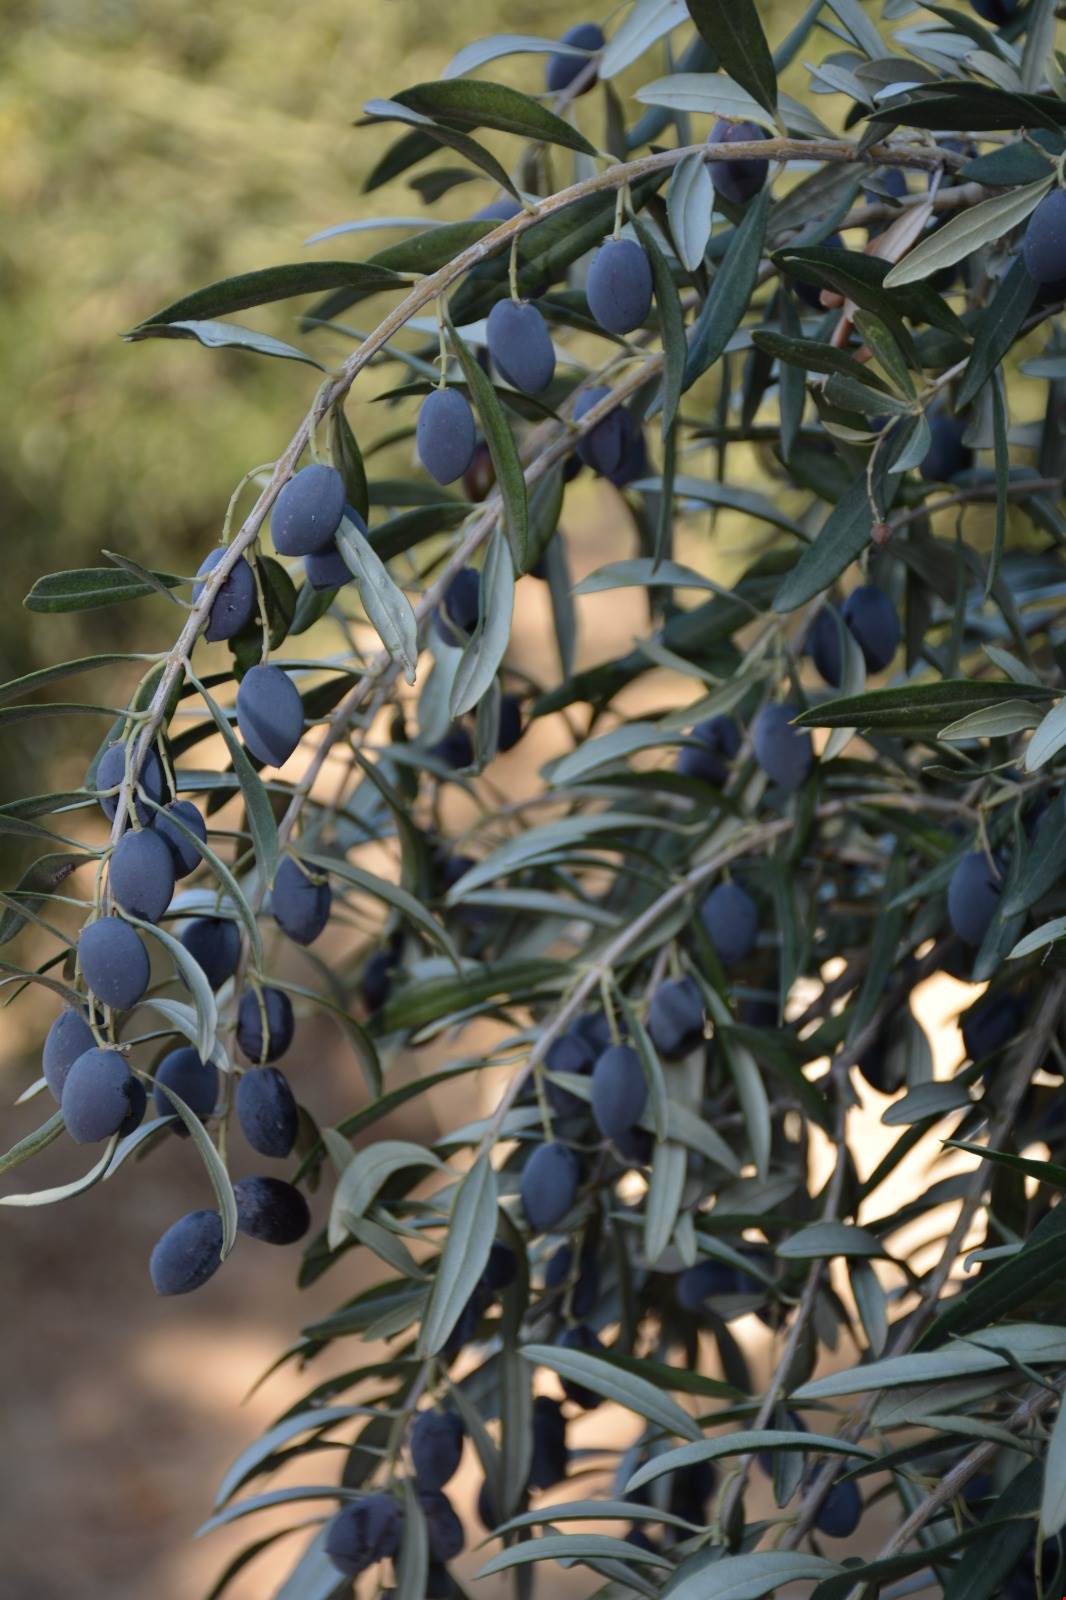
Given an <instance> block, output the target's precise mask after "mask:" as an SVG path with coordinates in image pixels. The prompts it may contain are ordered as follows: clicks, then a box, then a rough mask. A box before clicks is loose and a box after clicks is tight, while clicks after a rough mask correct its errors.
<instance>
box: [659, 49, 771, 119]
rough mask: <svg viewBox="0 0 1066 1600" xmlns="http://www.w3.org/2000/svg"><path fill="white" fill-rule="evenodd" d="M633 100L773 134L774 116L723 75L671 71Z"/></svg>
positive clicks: (738, 85)
mask: <svg viewBox="0 0 1066 1600" xmlns="http://www.w3.org/2000/svg"><path fill="white" fill-rule="evenodd" d="M710 42H711V41H710V40H708V43H710ZM712 49H713V44H712ZM634 98H635V99H637V100H639V101H640V102H641V104H642V105H646V106H663V107H664V108H665V109H666V110H667V111H695V112H696V113H697V115H700V116H707V117H728V118H729V119H730V120H732V121H738V122H754V123H757V124H758V126H759V127H761V128H767V129H769V130H770V132H775V131H776V130H775V128H774V118H773V113H772V112H770V111H767V110H766V108H765V106H763V105H761V104H760V103H759V101H758V100H756V99H755V98H754V97H753V96H752V95H750V94H749V93H748V91H747V89H744V88H741V86H740V84H739V83H736V82H735V81H734V80H733V79H732V78H730V77H729V76H728V75H727V74H726V73H724V72H674V73H671V75H670V76H669V77H668V78H656V79H655V81H654V82H653V83H646V84H645V85H644V86H643V88H641V89H638V90H637V91H636V94H635V96H634Z"/></svg>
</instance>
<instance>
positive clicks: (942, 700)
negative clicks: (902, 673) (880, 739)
mask: <svg viewBox="0 0 1066 1600" xmlns="http://www.w3.org/2000/svg"><path fill="white" fill-rule="evenodd" d="M1003 694H1004V686H1003V684H1002V683H989V682H985V681H983V680H977V679H971V678H944V679H941V680H940V681H939V682H934V683H930V682H925V683H906V684H901V685H899V687H898V688H893V689H871V690H870V691H869V692H868V693H866V694H857V695H845V696H842V697H841V698H840V699H837V700H827V701H826V702H825V704H824V705H821V706H812V707H811V708H810V710H808V711H804V712H803V713H801V715H800V716H798V717H797V718H796V721H797V723H798V724H799V725H800V726H801V727H804V728H871V729H877V730H878V731H880V732H882V733H884V732H887V731H889V730H899V731H901V732H903V733H933V732H939V730H940V729H941V728H943V727H944V726H945V725H946V724H947V723H948V722H950V721H951V720H952V719H953V718H955V717H962V716H965V714H966V713H967V712H969V711H977V710H979V709H980V708H981V707H982V706H988V705H996V704H998V703H999V702H1000V701H1001V700H1002V699H1003ZM1011 694H1012V697H1013V698H1014V699H1026V700H1030V699H1031V700H1034V701H1040V700H1046V699H1048V698H1049V697H1050V696H1051V694H1052V690H1050V689H1045V688H1044V687H1043V686H1042V685H1039V686H1030V685H1028V684H1012V685H1011Z"/></svg>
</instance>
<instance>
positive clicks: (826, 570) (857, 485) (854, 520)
mask: <svg viewBox="0 0 1066 1600" xmlns="http://www.w3.org/2000/svg"><path fill="white" fill-rule="evenodd" d="M872 527H873V508H872V507H871V505H870V498H869V493H868V489H867V483H866V475H865V473H860V474H859V476H858V477H857V478H854V479H853V480H852V482H851V483H850V484H849V486H848V488H847V489H846V490H845V491H844V493H843V494H842V495H841V497H840V499H839V500H838V501H837V503H836V505H835V506H834V507H833V509H832V511H831V512H830V513H829V516H828V517H827V518H826V520H825V522H824V523H823V524H822V528H821V531H820V532H819V534H818V537H817V538H816V539H815V541H814V543H813V544H812V545H810V546H809V547H808V548H807V549H806V550H804V552H803V554H802V555H801V556H800V558H799V560H798V561H797V562H796V565H795V566H794V567H793V569H792V571H791V572H790V573H789V575H788V577H787V578H786V579H785V581H784V583H783V584H782V585H781V587H780V589H779V590H778V591H777V594H776V596H775V597H774V610H775V611H780V612H787V611H795V610H796V609H797V607H799V606H802V605H805V604H806V603H807V601H808V600H813V599H814V597H815V596H816V595H820V594H824V592H825V591H826V589H828V588H829V587H830V585H831V584H832V583H834V582H835V581H836V579H837V578H839V577H840V574H841V573H842V572H844V571H845V569H846V568H847V567H849V566H850V565H851V563H852V562H853V561H855V560H857V558H858V557H859V556H860V555H861V554H862V552H863V551H864V550H865V549H866V546H867V545H868V543H869V540H870V531H871V529H872ZM840 725H841V726H844V727H848V726H851V725H852V724H849V723H842V724H840Z"/></svg>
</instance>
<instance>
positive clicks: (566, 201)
mask: <svg viewBox="0 0 1066 1600" xmlns="http://www.w3.org/2000/svg"><path fill="white" fill-rule="evenodd" d="M696 154H702V155H703V157H704V159H705V160H707V161H713V160H715V159H719V158H723V157H726V156H728V158H729V160H730V161H744V160H750V161H764V160H767V159H770V160H775V161H780V162H786V163H787V162H789V161H797V160H803V161H808V160H812V159H813V160H820V161H825V162H828V163H833V164H842V163H853V162H862V163H864V164H866V163H873V164H876V165H882V166H898V167H913V168H917V169H919V170H924V171H932V170H934V169H936V168H937V167H944V166H946V167H949V168H952V169H954V168H955V167H957V166H958V165H959V164H960V162H961V159H962V158H960V157H959V156H957V155H956V154H955V153H954V152H952V151H944V150H940V149H939V148H936V147H931V146H920V145H910V144H908V145H898V146H896V145H890V144H884V143H878V144H875V145H871V146H870V147H869V148H868V149H867V150H865V151H863V150H862V149H861V148H860V146H859V145H858V144H857V143H855V142H853V141H851V140H845V139H789V138H779V139H766V140H752V141H750V142H748V143H741V142H737V143H735V144H709V143H704V144H699V145H688V146H684V147H682V148H680V149H676V150H666V151H657V152H655V153H653V154H652V155H648V156H641V157H639V158H637V159H636V160H634V161H628V162H620V163H618V164H617V165H613V166H610V167H608V168H607V169H606V170H605V171H603V172H601V173H597V174H596V175H595V176H593V177H591V178H586V179H583V180H582V181H581V182H579V183H576V184H572V185H571V186H570V187H569V188H566V189H561V190H559V191H558V192H557V193H556V194H554V195H550V196H547V197H545V198H543V199H541V200H538V201H537V202H536V204H535V205H533V206H532V207H531V208H530V209H528V210H523V211H521V212H519V213H518V215H517V216H515V217H512V218H510V219H509V220H507V221H506V222H503V223H501V224H500V226H499V227H497V228H494V229H493V230H492V231H491V232H490V233H488V234H486V235H485V236H484V237H483V238H481V239H479V240H477V241H476V242H475V243H474V244H472V245H470V246H469V247H468V248H467V249H466V250H463V251H461V252H460V253H459V254H458V255H457V256H456V257H455V258H454V260H452V261H450V262H448V263H446V264H445V265H444V266H443V267H441V268H439V269H438V270H437V271H436V272H434V273H430V274H429V275H428V276H426V277H424V278H422V279H421V280H420V281H419V282H418V283H417V284H416V285H415V286H414V287H413V288H412V289H411V291H410V292H409V293H408V294H407V296H406V297H405V298H404V299H403V300H402V301H401V302H400V304H399V305H398V306H396V307H395V308H394V309H393V310H392V311H391V312H390V313H389V314H388V315H387V316H386V317H385V318H383V320H382V321H381V322H380V323H379V324H378V326H377V328H376V329H375V330H374V331H373V332H372V333H371V334H370V335H369V336H368V337H367V338H366V339H365V340H364V341H363V343H362V344H361V345H360V347H359V349H358V350H356V351H354V352H353V353H352V354H351V355H350V356H349V357H348V359H347V360H346V361H345V362H344V364H343V366H342V367H341V369H340V371H339V372H338V374H337V375H336V377H334V378H332V379H331V380H329V381H328V382H327V383H326V384H324V385H323V387H322V388H321V389H320V390H319V393H318V394H317V395H316V397H315V401H314V404H313V405H312V407H311V409H310V410H309V412H308V413H307V415H306V416H305V417H304V419H303V420H302V422H301V423H300V425H299V427H298V428H297V430H296V432H295V434H294V435H293V437H292V439H291V440H290V441H289V443H288V445H287V446H286V448H285V450H284V451H283V452H282V454H281V455H280V456H279V457H278V459H277V462H276V464H275V467H274V470H273V472H272V473H271V475H270V478H269V480H268V481H267V483H266V484H265V485H264V487H263V488H262V490H261V492H260V494H259V497H258V498H257V500H256V502H255V504H254V505H253V507H252V508H251V510H250V511H249V513H248V515H247V516H246V517H245V519H244V522H243V523H242V525H241V527H240V529H239V531H238V532H237V533H236V534H235V535H234V536H233V538H232V539H231V541H230V543H229V544H228V545H227V547H226V549H225V551H224V553H223V555H222V557H221V559H220V560H219V561H218V562H217V564H216V565H215V567H214V568H213V569H212V571H211V573H210V574H209V575H208V577H207V580H206V582H205V583H204V585H203V589H202V591H201V593H200V596H199V598H198V600H197V601H196V602H195V603H194V605H193V606H192V608H191V609H190V611H189V614H188V616H187V617H186V620H185V623H184V625H183V627H182V629H181V632H180V633H179V635H178V638H177V640H176V641H175V643H174V645H173V647H172V648H171V650H170V651H169V652H168V653H167V656H166V659H165V661H164V664H163V669H162V672H161V673H160V677H159V682H158V684H157V686H156V689H155V692H154V694H153V696H152V699H151V702H150V704H149V706H148V709H147V712H146V714H145V716H144V718H143V720H142V722H141V724H140V727H139V731H138V734H137V737H136V739H135V741H134V744H133V748H132V750H131V756H130V761H129V762H128V764H127V771H126V775H125V777H124V779H123V783H122V786H121V790H120V793H119V796H118V801H117V805H116V811H115V821H114V825H113V828H112V842H115V841H117V839H118V837H119V835H120V834H121V833H122V831H123V829H124V826H125V820H126V816H127V814H128V807H129V801H130V796H131V793H132V789H133V786H134V784H135V783H136V781H137V777H138V775H139V772H140V768H141V764H142V763H143V761H144V759H145V756H146V755H147V752H148V749H149V747H150V745H151V743H152V740H153V739H154V737H155V735H156V733H157V732H158V730H159V728H160V726H161V725H162V722H163V720H164V718H165V715H166V708H167V706H168V705H169V703H170V700H171V697H172V695H173V694H174V692H175V690H176V688H177V686H178V684H179V683H180V681H181V677H182V673H183V670H184V663H185V661H186V660H187V659H188V658H189V656H190V655H191V652H192V649H193V646H194V645H195V643H196V641H197V639H198V638H199V636H200V634H201V633H202V632H203V630H204V628H205V627H206V625H207V619H208V616H209V615H210V611H211V607H212V605H213V604H214V601H215V599H216V597H217V596H218V593H219V591H220V590H221V588H222V585H223V584H224V583H225V581H226V579H227V578H228V576H229V574H230V572H231V571H232V569H233V567H234V566H235V564H236V562H237V560H238V559H239V557H240V556H241V555H242V554H243V553H244V551H245V550H247V549H248V548H249V546H250V545H251V544H252V543H253V542H254V540H255V539H256V537H257V536H258V534H259V530H260V528H261V527H262V526H263V523H264V522H265V520H266V518H267V515H268V513H269V511H270V508H271V506H272V505H273V503H274V501H275V500H276V498H277V496H278V494H279V493H280V491H281V489H282V488H283V486H284V484H285V483H286V482H287V481H288V479H289V478H290V477H291V476H292V474H293V472H294V470H295V468H296V464H297V462H298V461H299V459H300V456H301V455H302V454H303V452H304V450H305V449H306V447H307V444H308V441H309V439H310V437H311V434H312V432H313V430H314V429H315V428H316V427H317V425H318V424H319V422H321V421H322V419H323V418H324V417H325V416H326V415H327V414H328V412H329V411H330V410H331V409H332V408H333V407H334V406H336V405H338V404H340V403H341V402H343V400H344V398H345V396H346V395H347V393H348V391H349V389H350V388H351V386H352V384H353V383H354V381H355V379H356V377H357V376H358V374H359V373H360V372H361V371H362V370H363V368H364V367H365V366H367V364H368V363H369V362H370V361H371V360H372V358H373V357H374V356H375V355H376V354H377V353H378V351H379V350H381V349H383V348H384V347H385V346H386V345H387V344H388V343H389V342H390V341H391V340H392V339H393V338H394V337H395V335H396V334H398V333H399V332H400V331H401V329H402V328H403V327H404V326H405V325H406V324H407V323H408V322H409V321H410V319H411V318H412V317H414V316H416V315H417V314H418V313H419V312H420V311H422V310H424V309H425V307H426V306H429V305H431V304H432V303H433V302H434V301H435V300H437V299H438V298H439V297H440V296H441V295H443V294H445V293H447V291H448V290H449V289H450V288H451V286H452V285H453V284H454V283H455V282H457V281H458V279H460V278H461V277H463V276H464V275H465V274H466V273H468V272H469V271H470V270H471V268H473V267H475V266H477V265H478V264H479V263H480V262H482V261H486V260H488V259H490V258H491V257H493V256H495V255H497V254H499V253H500V252H501V251H502V250H504V249H507V248H509V247H510V244H511V241H512V240H513V239H515V238H516V237H517V236H519V235H520V234H522V233H524V232H526V231H527V230H528V229H529V228H531V227H533V226H535V225H536V224H537V223H538V222H541V221H543V220H544V219H545V218H547V217H550V216H553V215H554V214H555V213H556V212H559V211H563V210H565V209H566V208H567V207H568V206H571V205H573V204H574V203H575V202H576V201H578V200H581V199H583V198H585V196H587V195H592V194H598V193H604V192H610V191H613V190H617V189H619V188H620V187H621V186H622V185H624V184H627V183H633V182H634V181H637V180H639V179H640V178H642V177H645V176H648V175H650V174H653V173H657V172H664V171H668V170H669V169H670V168H672V167H674V166H676V165H677V164H678V163H679V162H680V161H683V160H684V159H685V158H686V157H688V156H691V155H696ZM610 409H611V406H609V405H607V404H606V402H605V410H604V413H602V414H606V411H608V410H610ZM590 415H591V413H590Z"/></svg>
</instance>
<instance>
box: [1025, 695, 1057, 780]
mask: <svg viewBox="0 0 1066 1600" xmlns="http://www.w3.org/2000/svg"><path fill="white" fill-rule="evenodd" d="M1064 745H1066V700H1060V701H1059V703H1058V704H1057V705H1055V706H1052V708H1051V710H1050V711H1049V712H1047V714H1046V715H1045V717H1044V719H1043V721H1042V722H1041V723H1040V726H1039V727H1038V728H1037V730H1036V732H1035V733H1034V734H1033V737H1032V738H1031V739H1030V740H1029V743H1028V745H1027V747H1026V751H1025V770H1026V772H1036V771H1038V770H1039V768H1040V767H1043V766H1046V765H1047V763H1048V762H1049V761H1050V760H1051V759H1052V757H1053V756H1057V755H1058V753H1059V751H1060V750H1061V749H1062V748H1063V746H1064Z"/></svg>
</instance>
